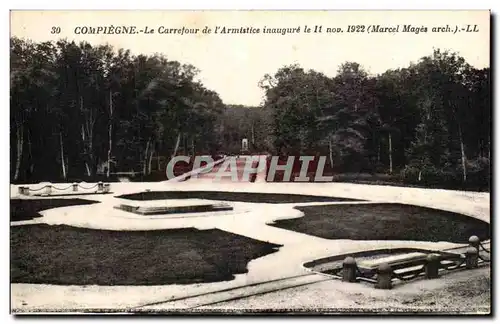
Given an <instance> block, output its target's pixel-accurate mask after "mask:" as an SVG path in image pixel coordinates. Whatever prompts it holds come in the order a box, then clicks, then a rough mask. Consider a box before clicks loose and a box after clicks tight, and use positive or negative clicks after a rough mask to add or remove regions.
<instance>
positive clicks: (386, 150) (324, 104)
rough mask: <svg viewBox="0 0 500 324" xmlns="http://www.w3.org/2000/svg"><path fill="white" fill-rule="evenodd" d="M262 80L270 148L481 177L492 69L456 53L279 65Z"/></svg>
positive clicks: (377, 167) (486, 163) (426, 177)
mask: <svg viewBox="0 0 500 324" xmlns="http://www.w3.org/2000/svg"><path fill="white" fill-rule="evenodd" d="M261 87H262V88H263V89H264V90H265V91H266V99H265V103H264V110H267V111H269V113H270V115H271V116H272V118H270V119H268V124H267V125H268V126H267V128H268V130H269V133H270V134H271V135H272V147H273V148H274V149H275V150H276V152H280V153H284V154H286V155H299V154H311V155H315V154H321V155H323V156H328V160H329V162H330V163H329V165H330V167H331V169H332V170H334V173H335V174H339V173H346V172H352V173H386V174H397V175H398V178H399V179H400V180H403V181H404V182H409V183H421V184H427V185H434V184H437V183H441V184H443V183H447V184H448V185H452V186H454V187H467V186H468V185H469V184H470V185H473V186H474V187H481V188H483V189H484V188H485V187H488V183H489V178H490V170H489V168H490V155H491V116H490V110H491V109H490V69H489V68H487V69H475V68H473V67H472V66H470V65H469V64H467V63H466V62H465V60H464V59H463V58H462V57H460V56H458V55H457V54H455V53H450V52H442V51H440V50H435V51H434V52H433V53H432V54H431V55H430V56H427V57H423V58H422V59H421V60H420V61H419V62H417V63H412V64H411V65H410V66H409V67H407V68H401V69H397V70H389V71H386V72H385V73H383V74H381V75H377V76H370V75H369V74H368V73H367V72H366V71H364V70H363V68H362V67H361V66H360V65H359V64H357V63H354V62H346V63H344V64H342V65H341V66H340V68H339V70H338V71H337V75H336V76H335V77H333V78H329V77H327V76H325V75H324V74H322V73H318V72H316V71H312V70H311V71H305V70H304V69H302V68H301V67H300V66H297V65H292V66H285V67H283V68H281V69H280V70H279V71H278V72H276V74H275V75H273V76H271V75H266V76H265V77H264V78H263V79H262V81H261Z"/></svg>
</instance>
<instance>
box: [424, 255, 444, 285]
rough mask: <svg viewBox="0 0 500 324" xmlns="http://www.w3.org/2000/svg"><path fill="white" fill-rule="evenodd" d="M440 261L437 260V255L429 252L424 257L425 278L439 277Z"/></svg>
mask: <svg viewBox="0 0 500 324" xmlns="http://www.w3.org/2000/svg"><path fill="white" fill-rule="evenodd" d="M440 264H441V261H440V260H439V255H437V254H433V253H431V254H429V255H428V256H427V258H426V259H425V277H426V278H427V279H435V278H437V277H439V265H440Z"/></svg>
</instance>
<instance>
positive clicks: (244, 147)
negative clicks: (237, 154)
mask: <svg viewBox="0 0 500 324" xmlns="http://www.w3.org/2000/svg"><path fill="white" fill-rule="evenodd" d="M241 150H242V151H243V152H245V151H248V139H247V138H244V139H242V140H241Z"/></svg>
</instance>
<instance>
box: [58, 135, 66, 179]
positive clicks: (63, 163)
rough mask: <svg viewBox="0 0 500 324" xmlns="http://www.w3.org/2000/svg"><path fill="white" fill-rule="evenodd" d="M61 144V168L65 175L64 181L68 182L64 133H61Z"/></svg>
mask: <svg viewBox="0 0 500 324" xmlns="http://www.w3.org/2000/svg"><path fill="white" fill-rule="evenodd" d="M59 144H60V146H61V168H62V173H63V179H65V180H66V165H65V164H66V163H65V161H64V143H63V138H62V132H61V131H59Z"/></svg>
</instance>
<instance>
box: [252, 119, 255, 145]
mask: <svg viewBox="0 0 500 324" xmlns="http://www.w3.org/2000/svg"><path fill="white" fill-rule="evenodd" d="M254 145H255V130H254V128H253V123H252V147H253V146H254Z"/></svg>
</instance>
